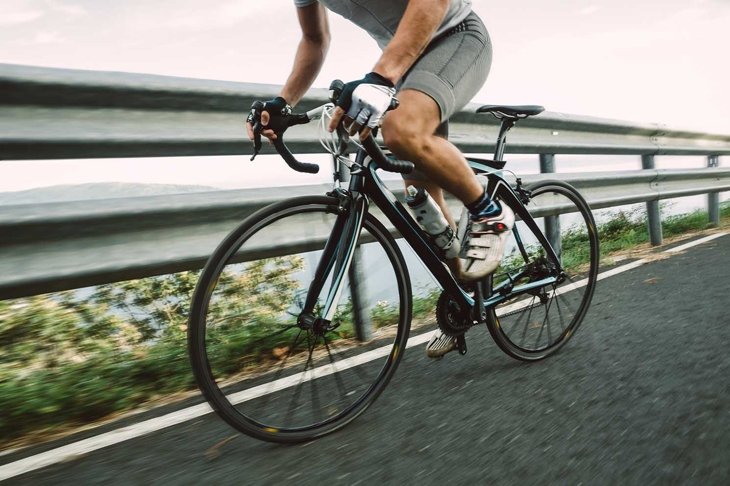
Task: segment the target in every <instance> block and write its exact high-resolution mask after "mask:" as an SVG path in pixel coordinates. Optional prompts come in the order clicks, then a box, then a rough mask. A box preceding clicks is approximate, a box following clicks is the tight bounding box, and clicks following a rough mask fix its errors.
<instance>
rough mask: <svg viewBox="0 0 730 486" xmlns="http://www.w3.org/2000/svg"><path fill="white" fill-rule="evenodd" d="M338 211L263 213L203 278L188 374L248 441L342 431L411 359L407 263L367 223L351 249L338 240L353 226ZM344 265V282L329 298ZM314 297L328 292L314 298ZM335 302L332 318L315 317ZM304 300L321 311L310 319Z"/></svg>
mask: <svg viewBox="0 0 730 486" xmlns="http://www.w3.org/2000/svg"><path fill="white" fill-rule="evenodd" d="M341 213H342V211H341V210H340V207H339V204H338V199H336V198H333V197H325V196H321V197H319V196H310V197H302V198H295V199H292V200H288V201H284V202H281V203H277V204H274V205H271V206H268V207H266V208H264V209H262V210H260V211H259V212H257V213H256V214H254V215H252V216H251V217H249V218H248V219H247V220H246V221H244V222H243V223H242V224H241V225H240V226H239V227H238V228H237V229H236V230H234V231H233V232H232V233H231V234H230V235H229V236H228V237H227V238H226V239H225V240H224V241H223V242H222V243H221V245H220V246H219V247H218V249H217V250H216V251H215V252H214V253H213V255H212V256H211V258H210V260H209V261H208V263H207V265H206V267H205V269H204V270H203V272H202V274H201V277H200V280H199V282H198V285H197V287H196V289H195V293H194V295H193V302H192V307H191V312H190V321H189V327H188V346H189V352H190V357H191V361H192V366H193V371H194V374H195V378H196V380H197V383H198V386H199V387H200V389H201V391H202V392H203V394H204V396H205V397H206V399H207V400H208V402H209V403H210V404H211V405H212V406H213V408H214V409H215V410H216V411H217V412H218V414H219V415H220V416H221V417H222V418H223V419H224V420H225V421H226V422H228V423H229V424H230V425H232V426H233V427H235V428H236V429H238V430H239V431H241V432H243V433H245V434H248V435H250V436H253V437H256V438H259V439H263V440H267V441H271V442H301V441H306V440H311V439H314V438H317V437H320V436H322V435H324V434H327V433H330V432H333V431H335V430H337V429H339V428H341V427H343V426H344V425H346V424H347V423H349V422H350V421H352V420H353V419H354V418H355V417H357V416H358V415H360V414H361V413H362V412H363V411H365V409H366V408H367V407H368V406H369V405H370V404H371V403H372V402H373V401H374V400H375V399H376V398H377V397H378V395H379V394H380V393H381V392H382V391H383V390H384V388H385V386H386V384H387V383H388V381H389V380H390V378H391V377H392V375H393V373H394V372H395V369H396V367H397V365H398V363H399V361H400V358H401V356H402V354H403V351H404V350H405V344H406V340H407V338H408V328H409V325H410V319H411V288H410V280H409V277H408V272H407V269H406V265H405V261H404V259H403V256H402V254H401V252H400V250H399V249H398V247H397V245H396V243H395V241H394V239H393V237H392V236H391V235H390V233H389V232H388V231H387V230H386V229H385V227H384V226H383V225H382V224H381V223H380V222H378V220H377V219H375V218H374V217H372V216H370V215H369V213H368V214H366V216H365V218H364V221H363V225H362V231H361V232H360V234H359V236H358V237H357V239H356V240H355V246H351V245H350V244H349V243H351V242H352V241H350V242H348V241H346V240H347V238H346V237H343V236H342V234H343V233H347V228H348V225H347V224H344V223H345V222H346V221H351V219H349V218H348V216H346V215H343V214H341ZM328 239H331V241H330V244H329V245H328V244H327V241H328ZM345 247H348V248H353V247H354V248H356V250H355V253H354V257H349V256H347V257H345V258H343V255H350V254H351V252H347V249H346V248H345ZM325 248H328V249H329V250H327V251H329V255H330V256H329V257H324V258H323V252H324V251H325ZM343 252H345V253H343ZM330 262H332V263H330ZM343 262H344V263H343ZM342 265H347V266H349V271H346V270H343V272H344V275H345V277H344V284H343V285H342V286H337V287H336V288H338V289H340V290H341V291H340V292H331V291H330V289H331V287H332V281H333V279H332V274H335V273H337V271H338V268H340V267H342ZM323 272H324V275H325V276H326V277H323V278H321V279H318V278H317V277H316V276H319V275H322V273H323ZM327 275H328V276H327ZM318 280H319V282H320V283H319V284H316V283H315V282H316V281H318ZM310 287H313V288H317V287H318V288H321V291H320V292H315V293H314V295H312V296H309V298H308V293H309V292H310V291H309V289H310ZM333 301H334V302H335V304H334V306H330V308H331V309H335V311H334V314H333V315H332V314H330V317H331V319H327V320H324V319H320V318H322V317H324V316H323V315H322V310H323V309H324V308H325V307H326V306H327V305H329V304H330V303H331V302H333ZM307 302H310V303H311V302H314V308H313V312H312V313H311V314H306V318H304V319H303V318H302V315H303V313H302V309H303V307H305V306H306V305H307V304H306V303H307Z"/></svg>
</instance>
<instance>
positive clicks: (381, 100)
mask: <svg viewBox="0 0 730 486" xmlns="http://www.w3.org/2000/svg"><path fill="white" fill-rule="evenodd" d="M393 96H395V86H393V83H392V82H390V80H389V79H386V78H384V77H383V76H381V75H380V74H378V73H374V72H373V73H368V74H366V75H365V77H364V78H362V79H359V80H357V81H350V82H349V83H346V84H345V86H344V88H343V89H342V93H341V94H340V96H339V98H338V99H337V108H335V111H334V113H333V114H332V120H331V121H330V124H329V131H330V132H332V131H334V130H335V129H336V128H337V125H338V124H339V123H340V122H341V121H343V119H344V125H343V126H344V127H345V129H346V130H347V132H348V133H349V134H350V135H354V134H355V133H360V138H361V139H362V138H366V137H367V136H368V135H370V131H371V130H372V129H373V128H375V127H377V126H378V125H379V124H380V121H381V120H382V119H383V115H385V112H386V111H388V109H389V108H390V106H391V101H392V100H393Z"/></svg>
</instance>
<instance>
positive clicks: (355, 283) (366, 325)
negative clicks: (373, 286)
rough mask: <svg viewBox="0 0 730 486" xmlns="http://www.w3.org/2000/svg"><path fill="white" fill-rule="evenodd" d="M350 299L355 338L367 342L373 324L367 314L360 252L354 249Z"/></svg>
mask: <svg viewBox="0 0 730 486" xmlns="http://www.w3.org/2000/svg"><path fill="white" fill-rule="evenodd" d="M349 277H350V298H351V299H352V316H353V319H354V320H355V322H353V325H354V326H355V337H356V338H357V339H358V340H359V341H369V340H370V339H371V338H372V337H373V323H372V320H371V319H370V315H369V314H368V313H367V289H366V288H365V285H364V283H363V280H362V278H361V277H362V251H361V249H360V246H358V247H357V248H355V254H354V255H353V257H352V262H351V263H350V271H349Z"/></svg>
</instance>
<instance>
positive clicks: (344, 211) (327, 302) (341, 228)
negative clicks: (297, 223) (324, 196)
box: [298, 191, 368, 334]
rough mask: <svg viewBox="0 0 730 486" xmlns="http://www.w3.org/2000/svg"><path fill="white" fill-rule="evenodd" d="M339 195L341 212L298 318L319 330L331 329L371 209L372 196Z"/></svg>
mask: <svg viewBox="0 0 730 486" xmlns="http://www.w3.org/2000/svg"><path fill="white" fill-rule="evenodd" d="M336 195H337V196H338V197H339V199H340V201H339V212H338V214H337V218H336V220H335V224H334V227H333V229H332V233H331V234H330V236H329V237H328V238H327V242H326V243H325V246H324V249H323V251H322V255H321V256H320V260H319V263H318V264H317V269H316V270H315V273H314V277H313V279H312V283H311V284H310V286H309V290H308V292H307V298H306V301H305V304H304V309H303V310H302V313H301V314H300V315H299V320H298V324H299V326H300V327H302V328H309V329H312V330H313V331H314V332H315V334H319V333H324V332H326V331H327V330H329V329H330V326H331V324H332V320H333V318H334V317H335V313H336V311H337V305H338V304H339V301H340V297H341V296H342V291H343V290H344V286H345V277H346V276H347V275H348V273H349V270H350V266H351V265H352V260H353V257H354V256H355V250H356V248H357V242H358V239H359V236H360V232H361V230H362V225H363V221H364V218H365V214H366V212H367V209H368V200H367V198H366V197H365V196H364V195H363V194H361V193H346V192H345V191H337V194H336ZM328 280H329V289H327V290H326V292H327V295H326V298H325V299H324V304H323V306H322V308H321V309H318V310H317V312H315V306H316V305H317V302H318V300H319V297H320V295H322V292H323V290H325V285H326V284H327V281H328Z"/></svg>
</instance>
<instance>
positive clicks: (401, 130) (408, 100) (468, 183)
mask: <svg viewBox="0 0 730 486" xmlns="http://www.w3.org/2000/svg"><path fill="white" fill-rule="evenodd" d="M398 99H399V100H400V106H399V108H398V109H397V110H395V111H393V112H391V113H389V114H388V116H386V117H385V119H384V122H383V131H382V133H383V139H384V141H385V144H386V145H387V146H388V148H389V149H390V150H392V151H393V153H394V154H395V155H396V156H397V157H398V158H400V159H402V160H410V161H412V162H413V163H414V164H415V165H416V167H417V168H418V170H419V171H420V172H422V173H423V174H424V175H425V176H426V177H427V178H428V179H429V180H431V181H438V185H439V186H440V187H441V188H443V189H445V190H446V191H448V192H450V193H451V194H453V195H454V196H455V197H457V198H458V199H460V200H461V201H462V202H463V203H464V204H469V203H471V202H473V201H474V200H476V199H477V198H479V197H480V196H481V194H482V192H483V188H482V186H481V185H480V184H479V182H478V181H477V179H476V178H475V176H474V174H473V173H472V171H471V169H470V168H469V164H468V163H467V161H466V159H465V158H464V156H463V155H462V153H461V152H460V151H459V149H457V148H456V147H455V146H454V145H453V144H452V143H451V142H449V141H448V140H446V139H444V138H441V137H439V136H437V135H436V134H435V131H436V128H437V127H438V126H439V124H441V121H442V120H441V117H440V110H439V106H438V104H437V103H436V102H435V101H434V99H433V98H431V97H430V96H429V95H427V94H425V93H423V92H422V91H417V90H414V89H404V90H401V91H400V92H399V93H398Z"/></svg>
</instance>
